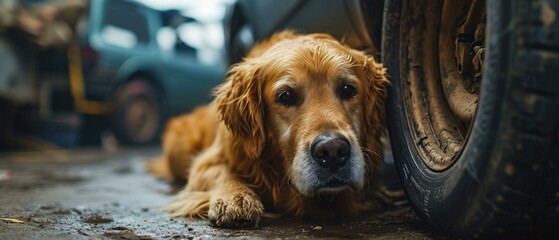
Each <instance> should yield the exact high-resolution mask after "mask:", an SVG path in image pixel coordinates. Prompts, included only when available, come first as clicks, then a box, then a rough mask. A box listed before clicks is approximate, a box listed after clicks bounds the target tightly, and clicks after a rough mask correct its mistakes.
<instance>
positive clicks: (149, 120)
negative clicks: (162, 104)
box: [124, 97, 159, 143]
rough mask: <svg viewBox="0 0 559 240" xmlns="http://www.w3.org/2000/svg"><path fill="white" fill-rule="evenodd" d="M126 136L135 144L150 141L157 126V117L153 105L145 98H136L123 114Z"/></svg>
mask: <svg viewBox="0 0 559 240" xmlns="http://www.w3.org/2000/svg"><path fill="white" fill-rule="evenodd" d="M124 116H125V123H126V128H127V130H128V134H129V135H130V137H131V139H134V140H135V141H136V142H139V143H142V142H148V141H150V140H151V139H152V138H153V136H154V135H155V133H156V132H157V128H158V125H159V116H158V114H157V109H156V107H155V105H154V104H153V103H151V102H150V101H149V100H148V99H146V98H142V97H139V98H136V99H135V100H134V101H132V103H130V106H129V107H128V108H127V110H126V112H125V115H124Z"/></svg>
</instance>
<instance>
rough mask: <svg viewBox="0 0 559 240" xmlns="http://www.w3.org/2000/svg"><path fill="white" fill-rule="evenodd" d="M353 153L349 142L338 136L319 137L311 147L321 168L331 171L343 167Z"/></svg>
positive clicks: (313, 155) (314, 157)
mask: <svg viewBox="0 0 559 240" xmlns="http://www.w3.org/2000/svg"><path fill="white" fill-rule="evenodd" d="M350 153H351V150H350V145H349V141H348V140H347V138H346V137H344V136H342V135H338V134H328V135H321V136H318V137H317V138H316V139H315V140H314V142H313V144H312V145H311V154H312V157H313V159H314V160H315V161H317V162H318V163H319V164H320V166H321V167H323V168H328V169H330V170H331V171H335V170H336V169H338V168H340V167H341V166H343V165H344V164H345V163H346V162H347V160H348V159H349V155H350Z"/></svg>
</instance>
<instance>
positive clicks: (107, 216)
mask: <svg viewBox="0 0 559 240" xmlns="http://www.w3.org/2000/svg"><path fill="white" fill-rule="evenodd" d="M157 154H159V150H158V148H151V149H128V150H119V151H117V152H112V153H109V152H103V151H100V150H94V149H91V150H87V149H85V150H72V151H63V150H56V151H43V152H35V153H0V203H1V204H0V239H200V238H202V239H205V238H212V239H213V238H243V239H245V238H248V239H260V238H263V239H268V238H303V239H308V238H320V239H332V238H349V239H445V236H444V235H442V234H441V233H439V232H437V231H436V230H434V229H432V228H431V227H429V226H428V225H427V224H425V223H423V222H421V221H420V220H419V219H418V218H417V216H416V215H415V213H414V212H413V211H412V210H411V209H410V207H409V206H408V205H407V204H406V203H405V201H404V202H399V204H396V205H390V206H386V207H383V208H381V209H378V210H376V211H375V212H372V213H369V214H365V215H364V216H361V217H358V218H355V219H352V220H344V221H341V220H339V221H313V220H289V219H273V220H272V219H266V220H264V222H263V223H262V224H261V226H260V227H259V228H254V229H217V228H214V227H212V226H211V225H210V224H209V223H208V222H206V221H192V220H186V219H170V218H168V217H166V214H165V212H162V211H160V210H159V209H160V207H162V206H164V205H165V204H166V203H168V202H170V200H171V198H172V192H173V191H174V189H176V187H173V186H171V185H169V184H167V183H165V182H163V181H160V180H158V179H156V178H154V177H152V176H150V175H149V174H148V173H147V172H146V169H145V162H146V161H147V160H149V159H150V158H152V157H154V156H156V155H157ZM387 158H388V159H389V158H390V156H387ZM386 166H387V167H388V170H385V173H384V174H383V179H384V181H385V182H387V184H389V185H390V184H391V185H394V182H395V175H394V173H393V172H392V171H390V170H391V168H390V167H391V165H386Z"/></svg>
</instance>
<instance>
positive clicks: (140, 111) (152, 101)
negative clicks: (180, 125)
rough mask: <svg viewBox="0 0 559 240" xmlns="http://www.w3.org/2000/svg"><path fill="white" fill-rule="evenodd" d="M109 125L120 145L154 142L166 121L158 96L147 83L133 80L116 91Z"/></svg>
mask: <svg viewBox="0 0 559 240" xmlns="http://www.w3.org/2000/svg"><path fill="white" fill-rule="evenodd" d="M111 122H112V124H111V126H112V130H113V132H114V133H115V136H116V137H117V139H118V141H119V142H120V143H123V144H125V145H143V144H149V143H155V142H157V140H159V137H160V134H161V129H162V126H163V123H164V122H165V114H164V111H163V106H162V101H161V97H160V96H159V95H158V92H157V91H156V89H155V88H154V87H153V86H151V85H150V84H149V83H147V82H146V81H144V80H141V79H133V80H131V81H129V82H127V83H126V84H125V85H123V86H122V87H121V88H120V89H119V90H118V91H117V93H116V96H115V101H114V111H113V114H112V117H111Z"/></svg>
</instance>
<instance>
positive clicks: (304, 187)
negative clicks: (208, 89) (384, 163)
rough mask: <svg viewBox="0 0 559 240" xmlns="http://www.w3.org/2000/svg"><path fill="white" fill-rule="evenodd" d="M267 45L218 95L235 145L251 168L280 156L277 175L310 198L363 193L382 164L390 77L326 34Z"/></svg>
mask: <svg viewBox="0 0 559 240" xmlns="http://www.w3.org/2000/svg"><path fill="white" fill-rule="evenodd" d="M264 44H268V46H262V45H261V46H259V47H257V49H258V51H260V52H259V53H258V55H257V56H252V57H249V58H247V59H246V60H245V61H244V62H242V63H240V64H238V65H236V66H234V67H233V68H232V69H231V71H230V72H229V75H228V79H227V81H226V82H225V83H224V84H223V85H222V86H221V87H220V88H218V90H217V104H218V108H219V111H220V114H221V118H222V120H223V121H224V122H225V124H226V125H227V126H228V128H229V129H230V131H231V132H232V134H233V136H234V141H237V142H238V143H239V144H238V145H239V146H241V147H242V150H243V151H244V154H245V155H246V157H247V158H248V159H250V161H267V159H260V157H261V156H262V154H263V152H262V151H263V149H264V148H265V146H266V149H267V150H266V151H268V149H270V151H278V152H279V154H280V155H281V156H282V157H281V158H282V159H283V161H282V164H283V166H274V167H277V168H283V169H282V170H281V171H280V172H283V173H285V174H286V176H287V177H288V178H289V181H290V182H291V183H292V185H293V186H294V187H295V188H296V189H297V191H299V192H300V193H301V194H303V195H307V196H308V195H313V194H315V193H319V192H322V191H328V192H336V191H338V190H341V189H344V188H347V187H350V188H353V189H361V188H362V187H363V186H364V184H365V182H366V181H367V180H366V178H367V171H372V169H370V168H371V167H372V166H373V165H374V164H373V162H374V161H379V157H377V156H373V155H372V154H371V151H379V149H378V147H377V146H380V143H379V142H378V141H379V135H380V134H381V132H382V130H381V128H382V124H383V118H384V117H383V115H384V106H383V105H384V98H385V95H386V87H387V85H388V84H389V82H388V80H387V79H386V77H385V69H384V68H383V67H382V65H381V64H378V63H376V62H375V61H374V60H373V58H371V57H369V56H367V55H365V54H363V53H362V52H360V51H356V50H353V49H351V48H349V47H347V46H344V45H342V44H340V43H339V42H337V41H336V40H335V39H333V38H332V37H330V36H329V35H325V34H312V35H305V36H296V35H290V36H289V37H288V38H287V39H283V40H281V41H276V42H273V44H272V43H264ZM262 49H265V50H264V51H262ZM255 51H256V50H255ZM249 56H250V55H249ZM377 154H381V153H380V152H378V153H377ZM373 158H374V159H373ZM278 181H279V180H278Z"/></svg>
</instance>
